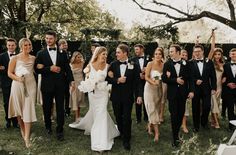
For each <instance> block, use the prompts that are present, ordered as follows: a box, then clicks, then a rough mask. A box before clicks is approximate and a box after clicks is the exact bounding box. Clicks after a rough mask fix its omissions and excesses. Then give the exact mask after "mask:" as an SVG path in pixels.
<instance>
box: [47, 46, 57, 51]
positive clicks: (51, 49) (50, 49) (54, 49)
mask: <svg viewBox="0 0 236 155" xmlns="http://www.w3.org/2000/svg"><path fill="white" fill-rule="evenodd" d="M56 50H57V49H56V48H55V47H54V48H49V51H56Z"/></svg>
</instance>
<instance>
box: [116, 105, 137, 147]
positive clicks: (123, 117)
mask: <svg viewBox="0 0 236 155" xmlns="http://www.w3.org/2000/svg"><path fill="white" fill-rule="evenodd" d="M132 105H133V103H129V102H112V106H113V110H114V114H115V117H116V123H117V126H118V130H119V131H120V134H121V135H122V138H123V142H124V143H126V142H128V143H129V142H130V139H131V124H132V120H131V112H132Z"/></svg>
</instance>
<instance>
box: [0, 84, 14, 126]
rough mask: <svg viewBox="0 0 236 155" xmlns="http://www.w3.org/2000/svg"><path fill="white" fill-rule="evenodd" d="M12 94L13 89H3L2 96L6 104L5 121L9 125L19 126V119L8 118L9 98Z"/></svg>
mask: <svg viewBox="0 0 236 155" xmlns="http://www.w3.org/2000/svg"><path fill="white" fill-rule="evenodd" d="M10 93H11V87H8V88H2V94H3V103H4V105H3V106H4V110H5V120H6V122H7V123H11V122H12V124H13V126H16V125H17V123H18V122H17V118H16V117H15V118H10V119H9V118H8V107H9V98H10Z"/></svg>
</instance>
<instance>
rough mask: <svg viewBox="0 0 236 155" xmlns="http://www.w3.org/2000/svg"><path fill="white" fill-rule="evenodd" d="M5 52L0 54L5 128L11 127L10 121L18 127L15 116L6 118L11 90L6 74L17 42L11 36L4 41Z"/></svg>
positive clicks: (9, 80)
mask: <svg viewBox="0 0 236 155" xmlns="http://www.w3.org/2000/svg"><path fill="white" fill-rule="evenodd" d="M6 46H7V52H4V53H2V54H1V55H0V76H1V86H2V93H3V102H4V110H5V120H6V128H10V127H11V123H12V125H13V127H16V128H17V127H18V122H17V118H11V119H8V105H9V97H10V92H11V83H12V80H11V79H10V78H9V77H8V75H7V70H8V63H9V61H10V59H11V57H12V56H14V55H15V54H16V51H15V50H16V47H17V42H16V40H15V39H13V38H9V39H7V41H6Z"/></svg>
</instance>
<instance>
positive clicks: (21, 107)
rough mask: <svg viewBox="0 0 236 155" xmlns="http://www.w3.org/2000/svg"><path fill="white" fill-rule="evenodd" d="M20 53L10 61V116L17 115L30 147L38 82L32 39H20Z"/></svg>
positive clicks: (23, 135) (24, 137) (23, 134)
mask: <svg viewBox="0 0 236 155" xmlns="http://www.w3.org/2000/svg"><path fill="white" fill-rule="evenodd" d="M19 47H20V53H19V54H18V55H16V56H15V57H13V58H12V59H11V61H10V63H9V68H8V76H9V77H10V78H11V79H12V80H13V82H12V87H11V95H10V100H9V109H8V116H9V118H12V117H17V120H18V123H19V125H20V129H21V135H22V138H23V139H24V141H25V145H26V147H27V148H29V147H30V129H31V124H32V122H35V121H36V120H37V119H36V114H35V102H36V82H35V78H34V75H33V72H34V70H33V68H34V61H35V57H34V56H32V55H30V54H29V53H30V52H31V50H32V44H31V41H30V40H29V39H27V38H22V39H21V40H20V41H19Z"/></svg>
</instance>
